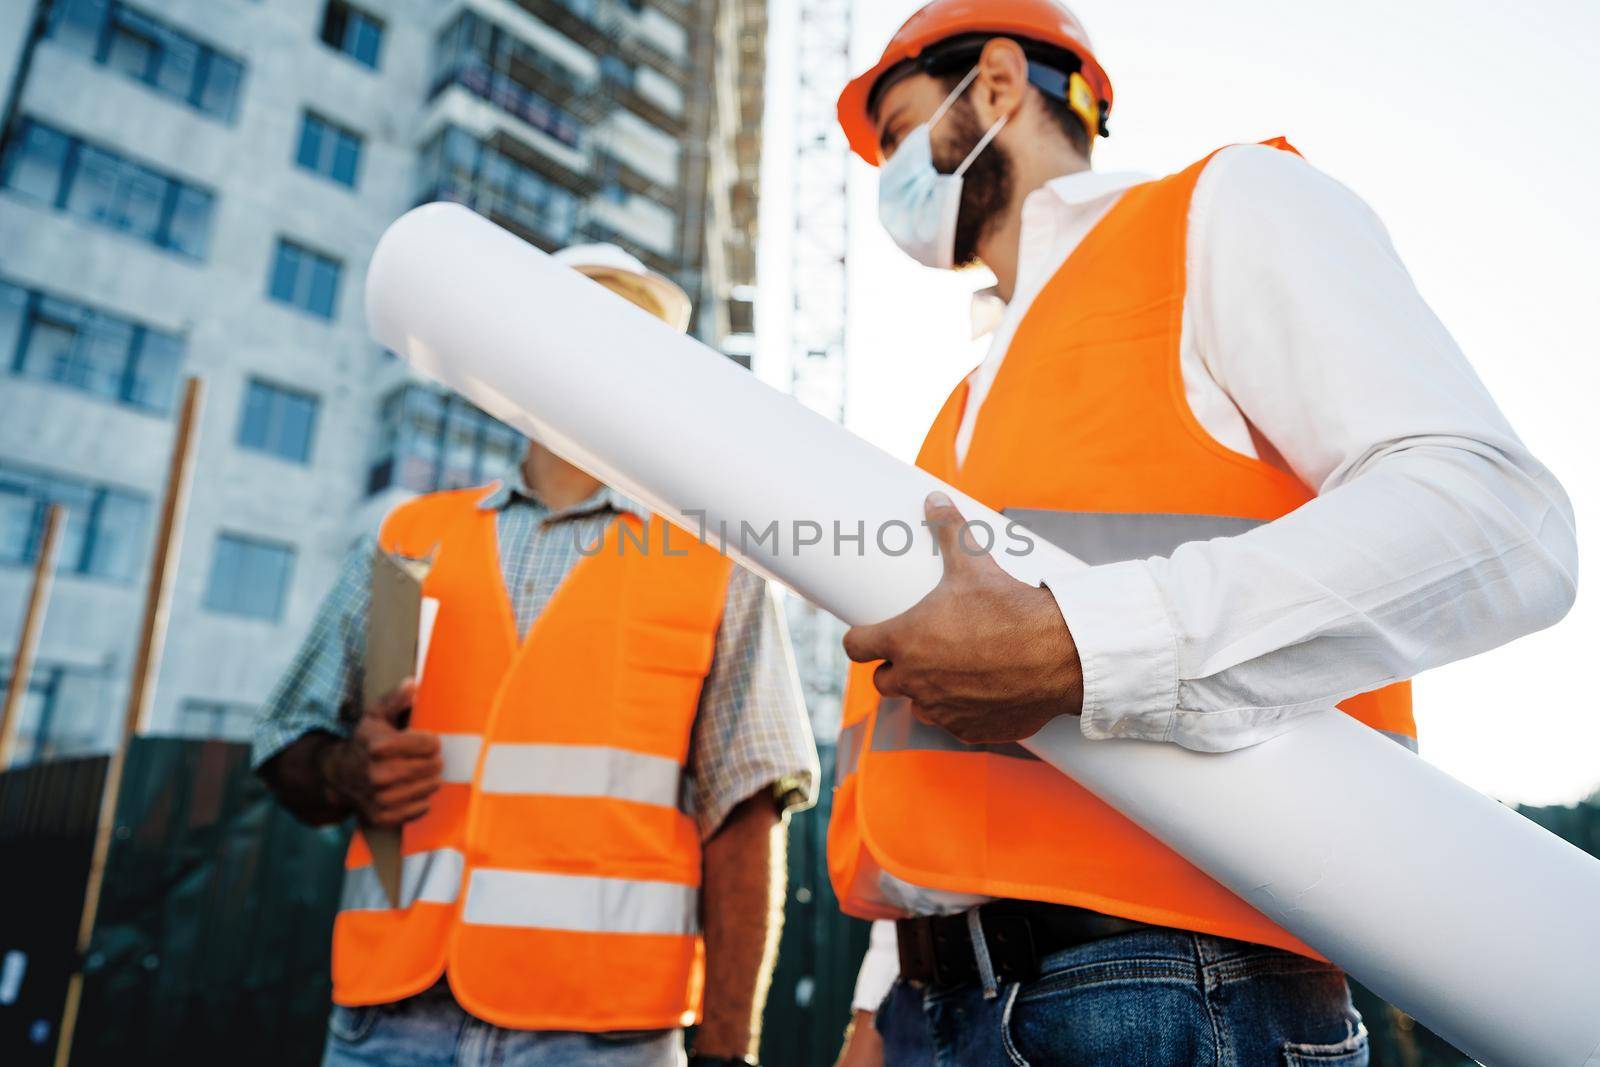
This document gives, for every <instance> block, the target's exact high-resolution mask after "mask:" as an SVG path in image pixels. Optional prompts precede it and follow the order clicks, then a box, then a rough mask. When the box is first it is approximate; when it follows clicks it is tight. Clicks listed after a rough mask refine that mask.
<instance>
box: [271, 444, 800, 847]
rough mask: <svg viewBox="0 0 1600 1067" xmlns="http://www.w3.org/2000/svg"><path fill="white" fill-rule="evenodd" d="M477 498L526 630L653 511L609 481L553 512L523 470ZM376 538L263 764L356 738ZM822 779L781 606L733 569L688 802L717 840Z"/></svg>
mask: <svg viewBox="0 0 1600 1067" xmlns="http://www.w3.org/2000/svg"><path fill="white" fill-rule="evenodd" d="M478 506H479V507H480V508H483V509H485V510H490V511H494V512H496V513H497V514H496V516H495V529H496V532H497V534H498V536H499V542H500V571H501V575H502V577H503V578H504V580H505V584H506V590H507V592H508V593H509V594H510V598H511V605H512V610H513V611H514V612H515V614H516V620H517V630H518V633H520V634H523V635H526V634H527V632H528V628H529V627H530V626H531V625H533V620H534V619H535V618H537V617H538V615H539V612H540V611H542V610H543V609H544V606H545V604H547V603H549V600H550V597H551V596H552V595H553V594H554V593H555V591H556V588H557V587H558V586H559V585H560V584H561V582H562V580H563V579H564V578H565V577H566V576H567V572H568V571H570V570H571V569H572V567H573V565H574V564H575V563H577V562H578V560H579V559H580V558H581V554H580V552H579V548H580V546H583V545H587V544H590V543H592V542H593V541H594V540H595V539H596V538H597V537H599V536H600V534H601V533H602V532H603V531H604V530H605V528H606V526H607V525H608V524H609V523H610V522H611V521H612V519H613V518H614V517H615V516H616V515H617V514H618V513H621V512H630V513H632V514H635V515H638V516H640V517H641V518H648V517H649V512H647V511H646V510H644V509H643V508H641V507H640V506H639V505H638V504H636V503H634V502H633V501H631V500H629V499H627V498H626V497H624V496H622V495H621V494H620V493H617V492H616V491H614V490H612V489H609V488H602V489H601V490H600V491H599V492H597V493H595V495H593V496H591V497H590V498H589V499H587V500H585V501H583V502H582V503H579V504H575V505H573V506H572V507H569V508H565V509H563V510H561V511H557V512H552V511H551V510H550V509H549V508H547V507H545V505H544V504H542V503H540V501H539V500H538V498H536V497H535V496H534V495H533V493H532V492H531V491H530V490H529V489H528V488H527V486H526V485H525V484H523V480H522V476H521V470H520V469H517V470H515V471H513V472H512V473H511V474H510V475H508V476H507V477H506V478H505V479H504V480H503V481H502V482H501V484H500V486H499V487H498V488H497V489H496V490H495V491H494V492H493V493H491V494H489V495H488V496H487V497H485V498H484V499H483V500H482V501H481V502H480V503H479V505H478ZM375 543H376V539H375V538H372V537H368V538H365V539H364V540H363V541H362V543H361V544H358V545H357V546H356V547H355V549H354V550H352V552H351V553H350V556H349V558H348V559H347V560H346V561H345V565H344V569H343V571H342V572H341V573H340V575H339V578H338V580H337V582H335V584H334V586H333V588H332V590H330V591H329V593H328V595H327V597H326V599H324V601H323V603H322V606H321V608H320V609H319V610H318V612H317V617H316V620H315V622H314V623H313V624H312V627H311V633H310V634H309V635H308V636H307V637H306V640H305V643H304V644H303V645H302V646H301V647H300V650H299V652H298V653H296V655H295V657H294V660H293V662H292V663H290V665H289V669H288V671H286V672H285V674H284V676H283V678H282V679H281V680H280V681H279V683H278V685H277V687H276V689H274V690H273V693H272V695H271V696H270V697H269V698H268V700H267V703H266V706H265V708H264V709H263V711H262V714H261V719H260V721H259V723H258V724H257V726H256V733H255V744H254V750H253V753H252V755H253V762H254V764H255V766H257V767H259V766H260V765H261V764H263V763H265V762H266V761H267V760H269V759H271V758H272V757H273V756H274V755H276V754H277V753H278V752H280V751H281V750H283V749H284V748H285V747H287V746H288V745H290V744H292V743H293V742H294V741H296V740H297V739H299V738H300V737H303V736H304V735H305V734H306V733H308V732H310V731H313V730H321V731H325V732H327V733H332V734H338V735H341V736H343V735H346V734H348V732H349V727H348V725H347V724H346V723H345V722H344V721H343V719H342V717H341V715H340V709H341V708H342V707H344V706H346V705H347V704H349V705H352V706H353V705H354V704H355V703H357V702H359V699H360V693H361V662H362V658H363V652H364V650H365V647H366V629H367V606H368V602H369V600H370V599H371V591H370V588H369V580H370V576H371V561H372V552H373V546H374V544H375ZM817 779H818V771H817V753H816V746H815V745H814V744H813V742H812V738H811V726H810V723H809V721H808V720H807V718H806V715H805V708H804V705H803V703H802V700H801V696H800V682H799V678H798V676H797V675H796V673H795V666H794V657H793V655H792V653H791V651H790V648H789V638H788V631H787V629H786V628H785V625H784V621H783V613H782V612H781V611H780V610H779V606H778V604H777V603H776V601H775V600H774V599H773V597H772V595H771V591H770V590H769V589H768V588H767V583H766V582H765V581H763V580H762V579H761V578H759V577H757V576H756V575H754V574H751V573H750V572H749V571H746V570H744V569H743V568H741V567H735V568H734V569H733V575H732V577H731V579H730V580H729V583H728V597H727V603H726V604H725V605H724V607H723V613H722V625H721V626H720V627H719V628H718V630H717V640H716V647H715V652H714V654H713V657H712V661H711V670H710V672H709V673H708V674H707V675H706V680H705V685H704V687H703V688H702V689H701V693H700V709H699V713H698V715H697V716H696V718H695V723H694V733H693V736H692V739H691V741H690V748H689V764H688V774H687V779H686V781H685V788H684V791H683V793H684V809H685V810H686V811H689V812H692V813H693V814H694V816H695V819H696V821H697V823H698V824H699V828H700V834H701V837H702V838H707V837H710V836H711V835H712V834H713V833H715V832H716V829H717V827H718V826H720V825H721V824H722V820H723V819H724V818H726V816H727V814H728V812H729V811H731V810H732V809H733V808H734V807H735V806H736V805H738V804H739V803H741V802H742V801H744V800H746V799H748V798H749V797H752V796H754V795H755V794H756V793H758V792H760V791H761V790H763V789H771V790H772V791H773V794H774V796H775V797H776V798H777V800H778V803H779V805H780V806H781V808H782V809H783V810H785V811H787V810H791V809H797V808H804V807H809V806H810V805H811V804H812V803H814V802H815V799H816V791H817Z"/></svg>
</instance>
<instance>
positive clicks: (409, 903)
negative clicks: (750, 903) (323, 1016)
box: [333, 488, 732, 1031]
mask: <svg viewBox="0 0 1600 1067" xmlns="http://www.w3.org/2000/svg"><path fill="white" fill-rule="evenodd" d="M486 493H487V490H485V489H483V488H478V489H468V490H458V491H454V492H445V493H434V494H432V495H429V496H424V497H419V498H417V499H415V500H412V501H409V502H408V503H405V504H402V505H401V506H400V507H399V508H397V509H395V511H394V512H392V513H391V514H390V515H389V517H388V519H386V520H385V522H384V524H383V528H382V531H381V533H380V535H379V543H380V544H381V545H382V546H383V548H384V549H386V550H388V551H391V552H398V553H401V554H405V555H409V556H415V557H421V556H426V555H428V554H430V553H431V554H432V556H433V561H434V562H433V567H432V569H431V570H430V571H429V573H428V576H427V578H426V579H425V580H424V582H423V595H425V596H430V597H435V598H437V599H438V601H439V614H438V619H437V622H436V624H435V628H434V633H433V637H432V640H431V643H430V645H429V648H428V658H427V662H426V664H425V666H424V670H423V675H422V681H421V683H420V686H419V688H418V691H417V695H416V700H415V703H414V706H413V708H412V712H411V725H412V726H413V727H415V728H417V729H423V730H431V731H435V732H437V733H438V734H439V736H440V739H441V742H442V747H443V751H444V762H445V772H444V778H445V784H444V785H443V787H442V788H441V789H440V790H439V792H438V793H436V794H435V795H434V797H433V802H432V807H431V808H430V809H429V811H428V813H427V814H426V815H424V816H423V817H422V818H420V819H418V820H416V821H415V822H413V823H410V824H408V825H407V826H406V827H405V829H404V831H403V834H402V847H401V851H402V854H403V864H402V881H403V892H402V900H401V905H402V906H401V907H400V908H398V909H396V908H392V907H390V906H389V903H388V901H387V899H386V897H385V895H384V892H383V890H382V888H381V887H380V885H379V883H378V879H377V876H376V874H375V873H374V872H373V870H372V867H371V862H372V858H371V854H370V853H369V852H368V850H367V846H366V842H365V840H364V839H363V838H362V837H361V835H359V834H357V835H356V836H355V837H354V838H353V839H352V841H351V844H350V852H349V855H348V857H347V858H346V860H345V868H346V871H345V888H344V899H343V902H342V905H341V909H340V911H339V914H338V917H337V919H336V920H335V922H334V930H333V986H334V993H333V999H334V1000H335V1002H337V1003H339V1004H344V1005H349V1006H356V1005H363V1004H383V1003H389V1002H392V1001H396V1000H401V999H403V998H405V997H408V996H412V995H414V994H417V993H420V992H422V991H423V990H425V989H427V988H429V987H430V986H432V985H433V984H434V983H435V982H437V981H438V980H439V977H440V976H441V975H446V974H447V975H448V978H449V982H450V988H451V990H452V992H453V993H454V994H455V997H456V999H457V1000H458V1001H459V1002H460V1004H461V1005H462V1007H464V1008H465V1009H466V1010H467V1011H469V1012H471V1013H472V1014H473V1015H475V1016H477V1017H478V1018H480V1019H483V1020H485V1021H487V1022H490V1023H494V1024H495V1025H498V1026H504V1027H512V1028H516V1029H524V1030H587V1031H606V1030H639V1029H658V1028H667V1027H675V1026H682V1025H686V1024H688V1023H691V1022H693V1021H694V1020H695V1019H696V1018H698V1014H699V1009H700V994H701V988H702V986H703V984H704V956H705V953H704V947H703V945H702V943H701V940H700V936H699V933H698V928H699V886H700V838H699V833H698V831H697V830H696V827H695V822H694V820H693V818H691V817H690V816H689V815H687V814H685V813H684V812H683V811H682V810H681V809H680V807H679V798H680V795H681V788H682V779H683V769H684V765H685V760H686V759H687V756H688V751H689V738H690V732H691V728H692V726H693V723H694V719H695V714H696V710H697V708H698V704H699V698H700V688H701V684H702V682H703V681H704V679H705V675H706V672H707V670H709V669H710V666H711V658H712V649H713V646H714V642H715V639H716V632H717V627H718V625H719V623H720V622H721V619H722V609H723V602H724V598H725V597H726V594H727V585H728V578H729V574H730V570H731V567H732V565H731V563H730V562H729V561H728V560H726V559H725V558H723V557H722V556H719V555H718V554H717V553H716V552H714V551H713V550H711V549H709V548H707V547H705V546H704V545H702V544H701V543H699V542H698V541H696V540H695V539H694V538H693V537H691V536H689V535H688V534H685V533H683V532H682V531H674V532H673V533H672V535H671V539H670V542H669V541H668V539H667V538H668V534H667V529H668V528H667V525H666V523H664V522H663V521H662V520H660V519H659V518H657V519H652V520H651V521H650V522H649V523H648V524H645V523H642V522H640V520H639V519H638V518H637V517H635V516H632V515H622V516H619V517H618V518H617V519H616V520H615V521H613V522H612V523H611V524H610V525H609V526H608V527H607V530H606V533H605V535H604V538H603V540H602V541H601V542H600V544H599V547H598V550H596V551H593V552H592V554H589V555H586V556H585V557H584V558H582V559H580V560H579V561H578V563H577V564H576V565H575V566H574V567H573V568H572V570H571V572H570V573H569V574H568V575H567V577H566V579H565V580H564V581H563V582H562V583H561V585H560V587H559V588H558V589H557V590H556V592H555V595H554V596H552V597H551V599H550V602H549V604H548V605H547V606H546V607H545V609H544V610H543V611H542V612H541V613H540V614H539V617H538V618H537V619H536V620H535V621H534V623H533V625H532V626H531V627H530V628H529V631H528V634H527V637H526V638H525V639H523V640H522V641H520V642H519V641H518V639H517V631H516V623H515V620H514V618H513V615H512V610H511V603H510V599H509V597H508V596H507V594H506V590H505V583H504V580H503V578H502V575H501V569H500V564H499V555H498V548H497V541H496V532H495V514H494V512H492V511H485V510H482V509H480V508H479V507H478V502H479V501H480V500H481V499H482V498H483V497H484V496H485V495H486Z"/></svg>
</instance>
